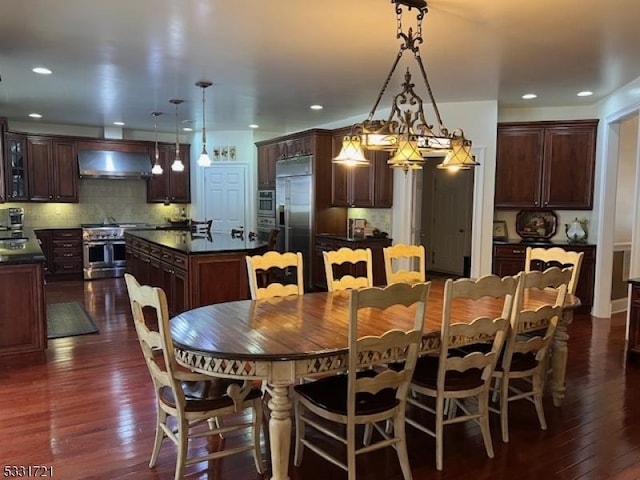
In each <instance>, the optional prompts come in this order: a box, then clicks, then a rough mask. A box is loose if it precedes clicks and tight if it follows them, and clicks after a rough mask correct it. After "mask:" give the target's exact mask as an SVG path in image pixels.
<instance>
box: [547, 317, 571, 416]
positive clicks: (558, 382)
mask: <svg viewBox="0 0 640 480" xmlns="http://www.w3.org/2000/svg"><path fill="white" fill-rule="evenodd" d="M572 321H573V311H572V310H565V311H564V312H563V314H562V318H561V319H560V321H559V322H558V328H556V333H555V335H554V338H553V350H552V354H551V393H552V395H553V404H554V405H555V406H556V407H559V406H560V405H562V401H563V400H564V392H565V390H566V389H567V387H566V385H565V379H566V374H567V358H568V356H569V348H568V347H567V340H569V334H568V333H567V327H568V326H569V325H570V324H571V322H572Z"/></svg>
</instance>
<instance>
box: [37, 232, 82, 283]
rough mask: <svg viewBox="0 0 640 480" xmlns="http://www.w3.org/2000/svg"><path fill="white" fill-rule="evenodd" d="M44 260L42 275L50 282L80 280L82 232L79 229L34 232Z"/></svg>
mask: <svg viewBox="0 0 640 480" xmlns="http://www.w3.org/2000/svg"><path fill="white" fill-rule="evenodd" d="M35 234H36V237H37V238H38V242H39V243H40V248H42V253H43V254H44V256H45V258H46V262H45V264H44V273H45V275H46V277H47V279H50V280H58V279H59V280H70V279H75V278H82V267H83V262H82V230H81V229H79V228H66V229H46V230H36V232H35Z"/></svg>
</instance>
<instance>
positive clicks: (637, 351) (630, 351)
mask: <svg viewBox="0 0 640 480" xmlns="http://www.w3.org/2000/svg"><path fill="white" fill-rule="evenodd" d="M629 283H630V284H631V297H630V298H629V339H628V344H627V358H629V359H633V360H640V278H632V279H630V280H629Z"/></svg>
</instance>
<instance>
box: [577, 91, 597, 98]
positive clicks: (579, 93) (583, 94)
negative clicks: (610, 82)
mask: <svg viewBox="0 0 640 480" xmlns="http://www.w3.org/2000/svg"><path fill="white" fill-rule="evenodd" d="M591 95H593V92H590V91H589V90H583V91H582V92H578V96H579V97H590V96H591Z"/></svg>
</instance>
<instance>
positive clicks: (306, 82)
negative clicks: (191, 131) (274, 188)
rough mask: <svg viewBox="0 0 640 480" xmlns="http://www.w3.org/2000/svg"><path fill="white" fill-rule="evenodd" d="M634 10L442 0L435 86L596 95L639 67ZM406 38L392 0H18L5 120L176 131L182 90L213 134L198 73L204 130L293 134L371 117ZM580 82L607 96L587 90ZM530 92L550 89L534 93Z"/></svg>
mask: <svg viewBox="0 0 640 480" xmlns="http://www.w3.org/2000/svg"><path fill="white" fill-rule="evenodd" d="M633 11H636V12H637V2H636V0H617V1H614V2H607V3H602V2H595V1H594V0H563V1H560V2H559V1H557V0H537V1H535V2H534V1H527V2H525V1H514V0H482V1H481V0H430V1H429V13H428V14H427V15H426V17H425V20H424V25H423V37H424V40H425V41H424V44H423V45H422V47H421V54H422V57H423V59H424V63H425V66H426V69H427V73H428V75H429V81H430V82H431V86H432V88H433V92H434V96H435V98H436V100H437V102H439V103H444V102H465V101H474V100H495V99H497V100H498V102H499V106H501V107H504V106H577V105H588V104H592V103H595V102H597V101H598V100H600V99H602V98H603V97H604V96H606V95H608V94H610V93H611V92H612V91H613V90H615V89H617V88H619V87H620V86H622V85H624V84H626V83H628V82H629V81H631V80H633V79H634V78H636V77H639V76H640V55H639V54H638V53H637V46H638V45H640V28H639V27H638V22H637V15H634V14H630V12H633ZM414 12H415V10H413V11H412V13H411V14H405V17H404V22H405V25H406V26H411V25H413V24H414V22H415V14H414ZM395 34H396V18H395V13H394V8H393V5H392V4H391V2H390V0H350V1H344V0H320V1H310V0H307V1H302V0H268V1H260V0H253V1H252V0H245V1H239V0H135V1H131V0H108V1H106V0H91V1H87V0H64V1H60V0H19V1H15V0H14V1H7V0H5V1H2V2H0V45H2V48H1V49H0V76H1V78H2V81H1V83H0V116H5V117H7V118H8V119H9V123H10V124H11V121H20V122H26V121H34V122H35V121H38V122H44V123H55V124H69V125H88V126H104V125H107V126H111V124H112V122H113V121H123V122H125V123H126V126H125V127H124V128H133V129H137V130H152V129H153V119H152V117H151V115H150V112H152V111H162V112H164V113H165V115H163V116H162V117H160V119H159V122H158V126H159V129H160V130H162V131H167V132H171V131H174V129H175V109H174V106H173V105H171V104H170V103H169V99H171V98H182V99H184V100H185V103H184V104H182V105H181V106H180V109H179V110H180V119H181V121H182V120H192V121H193V126H194V127H195V128H201V127H202V90H201V89H199V88H198V87H196V86H195V83H196V82H197V81H199V80H209V81H211V82H213V86H212V87H210V88H208V89H207V90H206V111H205V113H206V116H207V119H206V122H207V123H206V124H207V130H246V129H247V128H248V125H249V124H251V123H255V124H258V125H260V129H261V130H262V131H265V132H291V131H297V130H302V129H305V128H311V127H314V126H318V125H322V124H325V123H328V122H334V121H337V120H340V119H345V118H348V117H350V116H356V115H357V116H360V115H362V116H363V118H364V115H366V113H368V112H369V110H370V109H371V107H372V106H373V102H374V101H375V99H376V96H377V94H378V91H379V89H380V87H381V86H382V83H383V81H384V79H385V77H386V75H387V73H388V71H389V69H390V67H391V64H392V62H393V60H394V58H395V55H396V53H397V49H398V45H399V41H398V40H396V38H395ZM411 64H412V63H411ZM412 65H414V64H412ZM35 66H46V67H48V68H50V69H51V70H53V74H52V75H48V76H43V75H37V74H35V73H32V71H31V69H32V68H33V67H35ZM405 68H406V67H405V66H401V67H400V69H399V71H398V72H397V75H395V76H394V79H393V80H392V82H391V85H390V87H389V91H390V92H394V91H396V90H398V89H399V84H400V82H401V80H402V76H403V75H402V73H403V71H404V69H405ZM412 72H413V74H414V80H415V81H416V84H417V90H418V92H419V93H421V94H422V95H423V97H424V96H426V94H425V90H424V89H423V88H422V87H423V85H422V82H420V81H419V70H418V68H417V67H416V66H415V65H414V66H412ZM581 90H591V91H593V92H594V95H593V96H591V97H585V98H582V97H577V96H576V93H577V92H578V91H581ZM528 92H535V93H537V95H538V98H537V99H535V100H529V101H525V100H522V99H521V95H522V94H524V93H528ZM389 98H390V97H389V96H388V95H387V96H385V99H383V102H382V104H381V108H384V107H385V106H389V105H390V100H389ZM311 104H321V105H323V106H324V109H323V110H320V111H313V110H310V108H309V106H310V105H311ZM32 112H37V113H40V114H41V115H42V116H43V117H42V119H40V120H31V119H29V118H28V116H27V115H28V114H29V113H32ZM429 115H430V118H431V119H433V116H432V115H431V114H430V113H429ZM444 122H445V125H446V123H447V122H446V118H445V119H444ZM454 127H455V126H454ZM450 128H452V127H450Z"/></svg>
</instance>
